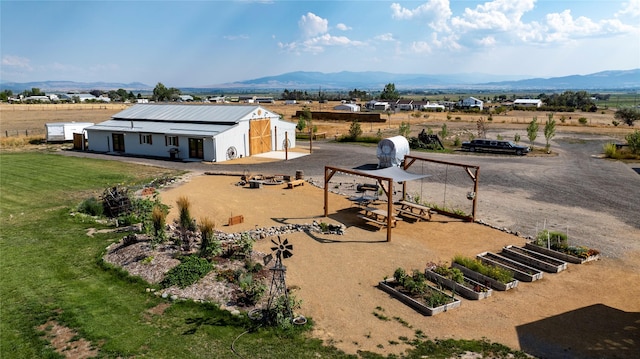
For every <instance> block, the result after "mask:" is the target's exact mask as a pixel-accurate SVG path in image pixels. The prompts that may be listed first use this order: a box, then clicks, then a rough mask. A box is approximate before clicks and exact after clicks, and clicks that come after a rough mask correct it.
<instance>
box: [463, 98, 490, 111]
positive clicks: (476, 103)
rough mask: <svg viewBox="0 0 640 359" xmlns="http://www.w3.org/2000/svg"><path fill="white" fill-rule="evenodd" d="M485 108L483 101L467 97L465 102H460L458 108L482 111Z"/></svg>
mask: <svg viewBox="0 0 640 359" xmlns="http://www.w3.org/2000/svg"><path fill="white" fill-rule="evenodd" d="M483 106H484V102H483V101H482V100H478V99H477V98H475V97H467V98H465V99H463V100H460V101H458V107H460V108H466V109H470V108H478V109H480V110H482V108H483Z"/></svg>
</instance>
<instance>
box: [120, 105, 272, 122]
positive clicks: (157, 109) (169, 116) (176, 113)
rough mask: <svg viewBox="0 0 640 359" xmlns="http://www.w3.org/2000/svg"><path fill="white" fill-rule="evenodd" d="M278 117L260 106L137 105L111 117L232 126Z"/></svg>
mask: <svg viewBox="0 0 640 359" xmlns="http://www.w3.org/2000/svg"><path fill="white" fill-rule="evenodd" d="M252 115H255V118H265V117H276V118H278V117H279V116H278V115H277V114H275V113H273V112H270V111H267V110H265V109H264V108H262V107H260V106H242V105H240V106H239V105H159V104H138V105H134V106H132V107H130V108H128V109H126V110H124V111H121V112H118V113H117V114H115V115H113V119H124V120H147V121H167V122H192V123H200V124H202V123H207V122H209V123H227V124H234V123H238V122H240V121H242V120H248V119H251V117H252Z"/></svg>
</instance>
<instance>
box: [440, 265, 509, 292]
mask: <svg viewBox="0 0 640 359" xmlns="http://www.w3.org/2000/svg"><path fill="white" fill-rule="evenodd" d="M451 266H452V267H454V268H458V269H460V271H462V274H464V276H465V277H467V278H469V279H472V280H474V281H476V282H478V283H482V284H484V285H486V286H487V287H491V288H493V289H495V290H500V291H505V290H509V289H513V288H515V287H517V286H518V281H517V280H516V279H513V280H511V281H509V282H507V283H503V282H500V281H498V280H496V279H493V278H491V277H489V276H486V275H484V274H482V273H478V272H476V271H474V270H472V269H469V268H467V267H465V266H463V265H461V264H458V263H455V262H453V263H451Z"/></svg>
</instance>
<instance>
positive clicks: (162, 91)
mask: <svg viewBox="0 0 640 359" xmlns="http://www.w3.org/2000/svg"><path fill="white" fill-rule="evenodd" d="M168 99H169V90H168V89H167V87H166V86H165V85H164V84H162V82H158V84H157V85H156V87H154V88H153V100H154V101H166V100H168Z"/></svg>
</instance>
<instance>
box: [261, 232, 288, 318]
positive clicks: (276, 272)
mask: <svg viewBox="0 0 640 359" xmlns="http://www.w3.org/2000/svg"><path fill="white" fill-rule="evenodd" d="M271 243H273V244H274V247H271V250H272V251H273V253H272V254H270V255H268V256H267V257H265V263H264V264H265V265H267V264H269V262H270V261H271V259H272V258H273V255H275V257H276V262H275V264H274V265H273V267H271V268H269V270H270V271H272V272H273V278H272V280H271V289H269V301H268V302H267V312H269V311H270V310H271V306H272V305H274V301H275V300H277V299H278V298H280V297H283V296H284V299H285V301H284V304H285V308H283V311H284V313H283V314H285V315H286V316H288V317H289V318H292V317H293V312H292V311H291V308H290V306H289V294H288V291H287V284H286V282H285V274H286V272H287V267H285V266H284V265H282V259H283V258H289V257H291V256H292V255H293V253H291V251H292V250H293V244H289V240H288V239H286V238H285V239H284V241H282V240H281V239H280V236H278V242H276V241H274V240H273V239H272V240H271Z"/></svg>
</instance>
